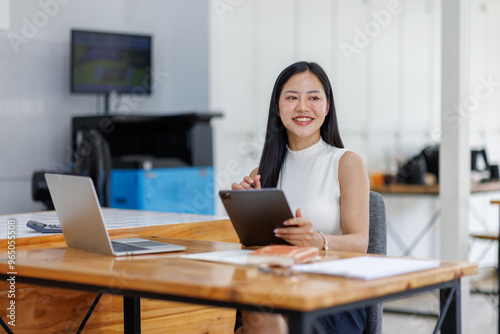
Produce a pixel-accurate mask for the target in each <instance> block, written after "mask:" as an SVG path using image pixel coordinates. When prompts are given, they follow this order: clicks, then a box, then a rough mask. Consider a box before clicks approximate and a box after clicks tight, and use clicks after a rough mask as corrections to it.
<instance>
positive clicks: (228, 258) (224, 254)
mask: <svg viewBox="0 0 500 334" xmlns="http://www.w3.org/2000/svg"><path fill="white" fill-rule="evenodd" d="M250 252H252V251H251V250H249V249H236V250H224V251H215V252H207V253H195V254H187V255H181V256H180V257H181V258H183V259H191V260H200V261H210V262H222V263H231V264H239V265H246V264H247V256H248V254H249V253H250Z"/></svg>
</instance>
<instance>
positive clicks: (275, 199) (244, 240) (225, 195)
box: [219, 188, 293, 247]
mask: <svg viewBox="0 0 500 334" xmlns="http://www.w3.org/2000/svg"><path fill="white" fill-rule="evenodd" d="M219 196H220V198H221V200H222V204H224V207H225V208H226V211H227V214H228V215H229V219H230V220H231V223H232V224H233V226H234V229H235V230H236V234H238V237H239V238H240V242H241V244H242V245H244V246H247V247H248V246H267V245H271V244H288V243H287V242H286V241H284V240H283V239H281V238H277V237H276V236H275V235H274V232H273V230H274V229H275V228H277V227H283V222H284V221H285V220H287V219H290V218H293V214H292V210H290V206H289V205H288V202H287V200H286V198H285V194H284V193H283V191H282V190H281V189H276V188H266V189H252V190H221V191H219Z"/></svg>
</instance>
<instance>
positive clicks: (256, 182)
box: [231, 175, 262, 190]
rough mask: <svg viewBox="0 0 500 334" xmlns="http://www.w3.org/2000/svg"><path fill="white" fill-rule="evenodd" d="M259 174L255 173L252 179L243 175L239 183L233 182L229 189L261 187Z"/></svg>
mask: <svg viewBox="0 0 500 334" xmlns="http://www.w3.org/2000/svg"><path fill="white" fill-rule="evenodd" d="M261 188H262V187H261V185H260V175H256V176H255V177H254V178H253V179H252V178H251V177H250V176H245V177H244V178H243V181H241V182H240V183H236V182H235V183H233V184H232V185H231V189H233V190H246V189H261Z"/></svg>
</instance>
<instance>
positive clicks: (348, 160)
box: [326, 151, 370, 253]
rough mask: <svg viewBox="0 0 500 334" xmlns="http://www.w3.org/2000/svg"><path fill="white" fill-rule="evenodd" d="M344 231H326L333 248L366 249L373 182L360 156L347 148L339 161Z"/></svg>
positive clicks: (341, 219) (341, 221)
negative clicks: (333, 232) (333, 233)
mask: <svg viewBox="0 0 500 334" xmlns="http://www.w3.org/2000/svg"><path fill="white" fill-rule="evenodd" d="M339 182H340V223H341V226H342V235H341V236H337V235H327V236H326V238H327V240H328V243H329V245H330V249H334V250H341V251H353V252H361V253H366V250H367V248H368V231H369V216H370V214H369V200H370V183H369V180H368V173H367V172H366V169H365V165H364V164H363V160H362V159H361V157H360V156H359V155H358V154H356V153H354V152H350V151H347V152H345V153H344V155H342V157H341V158H340V161H339Z"/></svg>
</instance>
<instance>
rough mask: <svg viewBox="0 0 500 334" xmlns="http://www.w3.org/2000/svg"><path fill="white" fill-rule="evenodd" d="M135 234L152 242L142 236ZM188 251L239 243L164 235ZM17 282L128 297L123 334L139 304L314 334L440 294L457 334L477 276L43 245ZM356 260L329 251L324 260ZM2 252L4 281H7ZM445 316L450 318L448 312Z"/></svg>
mask: <svg viewBox="0 0 500 334" xmlns="http://www.w3.org/2000/svg"><path fill="white" fill-rule="evenodd" d="M138 232H139V233H137V236H140V237H145V238H152V236H151V235H144V234H142V233H141V231H138ZM156 240H160V241H165V242H175V243H177V244H182V245H185V246H186V247H187V252H188V253H190V252H200V251H211V250H217V249H232V248H239V244H232V243H220V242H210V241H201V240H199V241H195V240H183V239H172V238H165V237H160V238H156ZM16 252H17V254H16V255H17V257H16V272H17V274H16V282H25V283H29V284H36V285H42V286H54V287H64V288H67V289H73V290H81V291H93V292H105V293H107V294H114V295H119V296H123V300H124V318H125V320H126V322H125V326H124V327H125V333H136V332H139V331H140V327H141V322H140V319H141V318H140V299H141V298H154V299H160V300H170V301H175V302H187V303H193V304H201V305H212V306H217V307H223V308H235V307H237V308H241V309H247V310H260V311H265V312H277V313H282V314H285V315H286V316H288V318H289V324H290V333H312V325H313V323H314V321H315V319H316V317H318V316H321V315H325V314H330V313H335V312H340V311H343V310H346V309H350V308H354V307H359V306H361V305H365V304H371V303H374V302H378V301H381V300H387V299H393V298H398V297H403V296H408V295H412V294H415V293H421V292H423V291H428V290H433V289H440V291H441V297H442V298H441V301H442V307H441V309H442V311H443V314H444V315H445V316H444V317H442V318H440V323H441V324H442V333H460V331H461V327H460V326H461V325H460V323H461V315H460V314H461V310H460V309H461V307H460V278H461V277H463V276H467V275H473V274H475V273H477V266H476V265H475V264H472V263H466V262H442V263H441V266H440V267H438V268H435V269H430V270H425V271H420V272H415V273H411V274H405V275H398V276H394V277H390V278H384V279H378V280H371V281H363V280H355V279H348V278H344V277H334V276H321V275H299V276H294V277H279V276H274V275H272V274H268V273H262V272H260V271H258V270H257V269H255V268H249V267H241V266H232V265H225V264H219V263H208V262H200V261H193V260H187V259H181V258H178V256H177V255H178V254H179V253H177V254H173V253H170V254H156V255H143V256H130V257H124V258H116V257H110V256H104V255H100V254H95V253H89V252H86V251H81V250H77V249H72V248H67V247H61V246H54V245H51V244H46V245H44V246H42V247H40V245H24V246H19V247H18V248H17V250H16ZM352 256H359V254H354V253H338V252H329V253H328V254H327V255H326V256H325V259H327V260H328V259H337V258H346V257H352ZM10 271H11V270H10V269H9V268H8V264H7V253H6V250H5V248H3V249H2V251H1V252H0V277H1V278H2V280H4V281H5V280H6V279H7V278H9V274H7V273H8V272H10ZM446 311H447V312H446Z"/></svg>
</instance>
